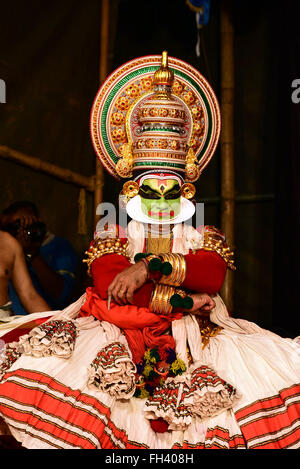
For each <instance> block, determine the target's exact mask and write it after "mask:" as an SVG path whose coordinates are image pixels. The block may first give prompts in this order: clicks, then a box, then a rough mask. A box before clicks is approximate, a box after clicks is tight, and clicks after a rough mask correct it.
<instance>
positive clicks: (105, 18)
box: [94, 0, 109, 227]
mask: <svg viewBox="0 0 300 469" xmlns="http://www.w3.org/2000/svg"><path fill="white" fill-rule="evenodd" d="M108 46H109V0H102V1H101V31H100V66H99V81H100V84H101V83H103V81H104V80H105V78H106V77H107V74H108ZM103 185H104V174H103V167H102V165H101V163H100V162H99V160H98V159H96V175H95V192H94V223H95V227H96V224H97V222H98V220H99V216H98V215H96V209H97V206H98V205H99V204H100V203H101V202H102V198H103Z"/></svg>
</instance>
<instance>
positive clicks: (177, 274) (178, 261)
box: [160, 253, 186, 287]
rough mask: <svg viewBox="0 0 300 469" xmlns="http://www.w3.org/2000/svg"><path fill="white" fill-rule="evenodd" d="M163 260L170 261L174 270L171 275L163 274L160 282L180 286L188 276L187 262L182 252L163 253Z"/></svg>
mask: <svg viewBox="0 0 300 469" xmlns="http://www.w3.org/2000/svg"><path fill="white" fill-rule="evenodd" d="M160 257H161V259H162V261H163V262H169V263H170V264H171V266H172V272H171V273H170V274H169V275H162V277H161V279H160V283H162V284H165V285H172V286H174V287H179V286H180V285H181V284H182V283H183V281H184V279H185V276H186V262H185V258H184V256H183V255H182V254H169V253H168V254H161V255H160Z"/></svg>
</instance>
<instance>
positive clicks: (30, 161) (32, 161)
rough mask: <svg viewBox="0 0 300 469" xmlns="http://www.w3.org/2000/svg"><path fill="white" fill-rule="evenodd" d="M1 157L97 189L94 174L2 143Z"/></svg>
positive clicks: (87, 187) (89, 188)
mask: <svg viewBox="0 0 300 469" xmlns="http://www.w3.org/2000/svg"><path fill="white" fill-rule="evenodd" d="M0 157H1V158H4V159H6V160H11V161H14V162H16V163H19V164H22V165H24V166H27V167H29V168H31V169H33V170H36V171H39V172H42V173H45V174H48V175H50V176H53V177H55V178H57V179H60V180H62V181H64V182H67V183H71V184H75V185H76V186H79V187H83V188H84V189H86V190H88V191H90V192H93V191H94V189H95V177H94V176H91V177H87V176H83V175H82V174H79V173H75V172H74V171H71V170H70V169H67V168H62V167H60V166H56V165H55V164H52V163H48V162H46V161H43V160H41V159H40V158H36V157H34V156H29V155H26V154H25V153H22V152H20V151H17V150H14V149H13V148H10V147H7V146H5V145H0Z"/></svg>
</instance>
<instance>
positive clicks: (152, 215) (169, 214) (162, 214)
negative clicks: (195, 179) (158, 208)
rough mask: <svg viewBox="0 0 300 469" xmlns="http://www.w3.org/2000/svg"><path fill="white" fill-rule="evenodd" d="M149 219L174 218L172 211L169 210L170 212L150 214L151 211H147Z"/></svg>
mask: <svg viewBox="0 0 300 469" xmlns="http://www.w3.org/2000/svg"><path fill="white" fill-rule="evenodd" d="M148 215H149V217H159V218H162V217H171V218H172V217H174V210H170V212H152V211H151V210H149V211H148Z"/></svg>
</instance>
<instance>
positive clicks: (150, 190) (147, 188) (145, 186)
mask: <svg viewBox="0 0 300 469" xmlns="http://www.w3.org/2000/svg"><path fill="white" fill-rule="evenodd" d="M140 189H142V190H143V191H145V192H152V193H155V194H157V195H161V193H160V192H159V191H156V190H155V189H152V188H151V187H150V186H147V185H146V184H142V185H141V187H140Z"/></svg>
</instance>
